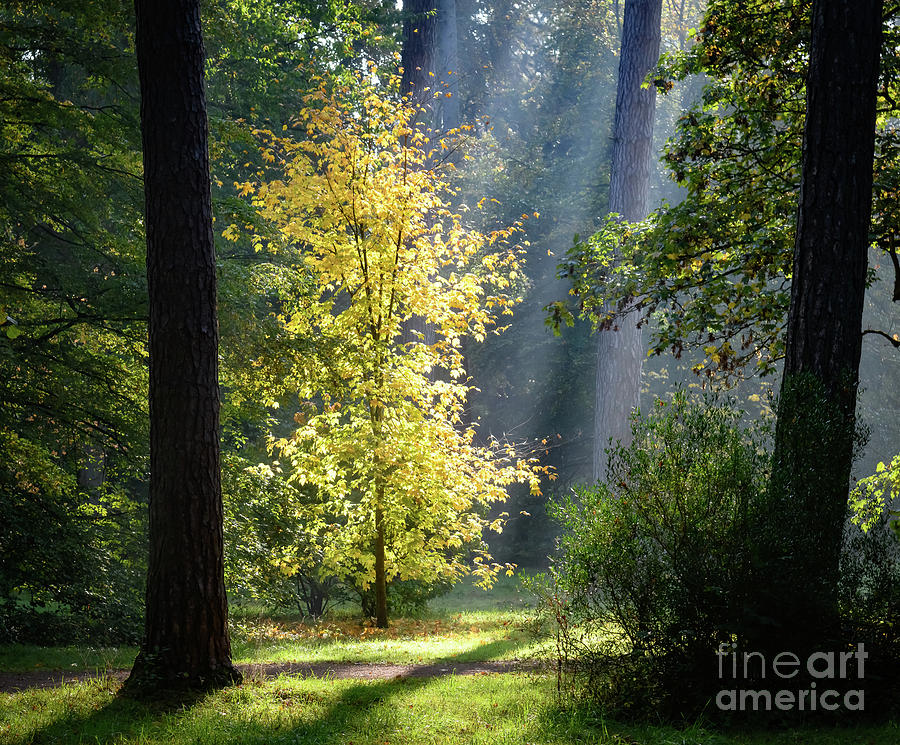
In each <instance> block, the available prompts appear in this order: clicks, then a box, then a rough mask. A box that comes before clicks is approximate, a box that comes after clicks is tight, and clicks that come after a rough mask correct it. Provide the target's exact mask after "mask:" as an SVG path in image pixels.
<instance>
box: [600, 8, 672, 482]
mask: <svg viewBox="0 0 900 745" xmlns="http://www.w3.org/2000/svg"><path fill="white" fill-rule="evenodd" d="M661 17H662V0H627V2H626V3H625V19H624V23H623V24H622V46H621V51H620V55H619V81H618V86H617V89H616V114H615V121H614V124H613V153H612V172H611V175H610V183H609V211H610V212H615V213H617V214H619V215H621V216H622V218H623V219H625V220H629V221H635V220H642V219H643V218H645V217H646V216H647V205H648V193H649V189H650V168H651V156H652V152H653V121H654V116H655V113H656V89H655V88H654V87H653V86H652V85H651V86H649V87H648V88H644V89H642V88H641V85H642V84H643V82H644V78H646V76H647V73H648V72H650V70H652V69H653V68H654V67H655V66H656V64H657V62H658V60H659V44H660V22H661ZM643 357H644V354H643V344H642V341H641V330H640V328H638V327H637V325H636V323H635V321H634V320H633V319H632V318H626V319H625V320H624V321H623V322H622V323H621V324H620V325H619V326H618V327H613V328H611V329H609V330H604V331H601V332H600V333H599V334H598V341H597V377H596V389H595V395H594V400H595V410H594V458H593V475H594V479H595V480H596V479H601V478H603V477H604V476H605V474H606V453H605V452H604V451H605V448H606V447H607V445H608V443H609V440H610V439H612V440H613V442H616V441H621V442H622V443H623V444H627V443H628V442H630V441H631V428H630V416H631V412H632V410H633V409H634V408H635V407H636V406H637V405H638V403H639V401H640V390H641V364H642V362H643Z"/></svg>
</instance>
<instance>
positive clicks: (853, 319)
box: [760, 0, 882, 645]
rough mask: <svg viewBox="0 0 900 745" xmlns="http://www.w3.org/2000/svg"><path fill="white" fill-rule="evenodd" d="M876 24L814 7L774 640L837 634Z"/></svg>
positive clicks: (841, 4)
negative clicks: (780, 558) (838, 589)
mask: <svg viewBox="0 0 900 745" xmlns="http://www.w3.org/2000/svg"><path fill="white" fill-rule="evenodd" d="M881 28H882V2H881V0H828V1H824V0H823V1H817V2H814V3H813V15H812V42H811V51H810V63H809V74H808V79H807V116H806V130H805V133H804V141H803V170H802V178H801V188H800V206H799V210H798V217H797V234H796V242H795V246H794V268H793V280H792V284H791V303H790V310H789V313H788V326H787V344H786V350H785V355H786V357H785V366H784V378H783V381H782V388H781V399H780V403H779V412H778V414H779V416H778V425H777V430H776V438H775V461H774V469H773V478H772V483H771V487H770V491H769V500H770V504H769V505H768V508H769V510H768V513H767V514H766V515H765V516H764V518H763V519H764V521H765V522H766V525H764V526H763V531H764V532H766V531H767V532H768V535H769V536H771V540H770V541H768V542H770V543H771V544H772V546H773V549H774V550H773V552H772V554H773V555H774V557H775V558H774V559H772V558H771V555H770V560H768V561H767V562H764V563H763V566H762V573H764V574H765V577H761V578H760V583H761V584H763V585H764V586H765V587H766V588H767V592H766V594H767V595H768V598H767V600H764V601H763V605H762V615H763V616H766V617H768V618H769V619H774V620H775V623H774V627H773V631H774V633H775V634H776V635H777V639H775V640H773V643H777V644H782V645H783V644H784V640H785V639H788V638H795V639H796V640H797V641H796V643H795V644H802V643H804V642H807V643H813V642H814V640H815V639H817V638H818V639H827V638H834V636H835V634H836V633H837V632H838V631H839V628H838V623H839V618H838V607H837V581H838V566H839V560H840V552H841V541H842V534H843V526H844V521H845V519H846V504H847V495H848V490H849V483H850V470H851V465H852V460H853V446H854V429H855V416H854V413H855V408H856V394H857V384H858V377H859V360H860V351H861V346H862V311H863V296H864V293H865V280H866V266H867V254H868V244H869V239H868V232H869V222H870V217H871V205H872V163H873V157H874V139H875V101H876V90H877V85H878V62H879V51H880V47H881ZM767 537H768V536H767ZM779 557H783V563H782V564H778V565H775V566H773V565H772V561H777V560H778V558H779ZM773 579H774V581H773Z"/></svg>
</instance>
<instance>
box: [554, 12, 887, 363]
mask: <svg viewBox="0 0 900 745" xmlns="http://www.w3.org/2000/svg"><path fill="white" fill-rule="evenodd" d="M895 11H896V8H893V6H892V7H891V8H890V9H888V10H887V17H890V15H891V14H892V13H894V12H895ZM808 14H809V2H808V1H807V0H779V2H776V3H770V2H765V3H764V2H753V3H750V4H749V6H748V4H746V3H744V4H740V5H738V4H734V3H731V2H725V1H724V0H714V1H713V2H710V3H709V4H708V6H707V10H706V13H705V16H704V20H703V23H702V25H701V27H700V29H699V31H698V34H697V37H696V43H695V44H694V46H693V47H691V49H690V50H688V51H687V52H685V53H683V54H679V55H673V56H670V57H668V58H666V59H665V60H664V63H663V65H662V66H661V69H660V72H659V76H660V77H659V80H658V81H657V82H658V84H659V85H660V86H661V87H663V88H666V87H667V86H668V85H670V83H669V82H668V81H669V80H670V79H672V78H675V79H683V78H685V77H686V76H689V75H705V76H707V80H708V82H707V84H706V86H705V88H704V92H703V96H702V99H701V100H700V101H699V102H698V103H696V104H695V105H694V106H693V107H692V108H691V109H690V110H689V111H687V112H686V113H685V114H684V115H683V116H682V117H681V118H680V119H679V121H678V125H677V131H676V135H675V137H673V138H672V139H671V140H670V141H669V143H668V145H667V148H666V153H665V155H664V162H665V164H666V166H667V167H668V169H669V171H670V173H671V175H672V177H673V179H674V180H675V181H676V182H677V183H678V184H679V185H680V186H682V187H683V188H684V190H685V191H684V195H683V196H684V199H683V200H682V201H680V202H678V203H677V204H673V205H663V207H661V208H660V209H659V210H657V211H656V212H655V213H653V214H652V215H651V216H650V217H649V218H648V220H647V221H645V222H643V223H639V224H636V225H624V224H619V223H617V222H616V221H615V220H610V221H609V222H608V223H607V224H606V225H605V226H604V227H603V228H602V229H601V230H600V232H598V233H597V234H595V235H594V236H593V237H592V238H591V239H589V240H587V241H584V242H580V243H577V244H576V246H575V247H574V248H573V249H572V250H571V251H570V252H569V254H568V259H567V261H566V262H565V263H563V264H561V265H560V273H561V275H563V276H567V277H570V278H571V279H572V282H573V293H574V294H576V295H577V296H578V302H579V307H580V311H581V312H582V313H584V314H585V315H586V316H589V317H590V318H592V319H593V321H594V322H595V323H596V324H601V325H603V324H609V323H617V322H619V319H618V316H617V313H618V312H619V311H622V310H624V309H625V308H626V307H629V306H627V305H626V303H625V302H624V301H625V300H626V299H629V298H631V299H634V300H635V305H634V306H633V307H634V308H635V309H637V310H638V311H639V312H640V316H641V318H643V319H651V318H652V324H651V329H652V343H651V351H652V352H653V353H655V354H661V353H663V352H664V351H666V350H671V351H672V352H673V353H674V354H675V355H676V357H677V356H680V355H681V353H682V351H683V350H684V349H685V348H687V347H690V346H693V347H696V348H698V349H702V351H703V353H704V355H705V356H704V358H703V359H702V360H701V361H700V362H698V363H697V364H696V366H695V370H696V371H698V372H701V371H705V372H706V374H707V375H713V374H714V373H722V374H723V375H724V377H726V378H729V377H741V376H745V375H753V374H757V373H760V374H768V373H771V372H773V371H774V369H775V364H776V362H777V360H779V359H780V358H781V356H782V355H783V348H784V324H785V318H786V314H787V307H788V300H789V294H790V279H791V272H792V251H793V243H794V220H795V209H796V204H797V199H798V190H799V183H800V158H801V142H802V134H803V124H804V110H805V107H804V101H805V70H806V65H807V56H808V36H809V26H808V24H809V20H808ZM896 34H897V27H896V24H895V23H893V22H892V21H890V20H889V21H888V22H886V25H885V39H884V47H883V59H882V70H881V83H880V91H881V99H880V115H879V124H878V131H877V143H876V150H877V153H878V155H877V158H876V163H877V167H876V172H877V173H876V184H875V192H874V194H873V199H874V204H875V210H874V215H875V217H874V220H873V233H874V241H875V243H876V244H877V245H878V246H879V247H880V248H881V249H882V250H884V251H886V252H888V253H890V254H891V255H892V256H895V255H896V254H895V253H893V252H894V249H893V248H892V246H893V242H894V240H895V238H894V236H895V234H896V231H897V224H898V223H897V215H896V209H895V206H896V198H895V192H896V188H895V184H896V182H897V173H898V172H900V162H898V160H897V158H896V157H895V156H896V153H897V146H896V139H897V129H896V126H895V117H896V103H895V102H896V101H897V100H898V99H897V96H896V81H897V77H896V75H894V74H893V73H892V71H893V70H895V69H896V67H897V64H898V59H897V55H896V50H897V45H896V42H895V38H896ZM616 249H618V250H619V251H621V254H622V255H623V256H624V261H623V262H622V263H621V265H618V266H616V267H611V266H610V260H611V257H612V256H613V255H615V251H616ZM607 301H608V302H610V303H611V304H612V305H611V307H612V308H614V312H613V313H612V314H609V313H607V312H606V311H604V302H607ZM550 310H551V318H550V321H551V323H555V324H556V325H557V326H558V325H559V324H560V323H563V322H568V321H571V318H572V315H571V314H572V311H571V310H570V309H569V308H568V307H567V305H566V304H565V303H559V302H557V303H554V304H551V306H550Z"/></svg>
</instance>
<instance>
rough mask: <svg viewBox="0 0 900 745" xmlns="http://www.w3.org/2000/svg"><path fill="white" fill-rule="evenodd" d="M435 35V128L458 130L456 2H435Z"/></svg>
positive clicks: (453, 0)
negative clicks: (436, 99)
mask: <svg viewBox="0 0 900 745" xmlns="http://www.w3.org/2000/svg"><path fill="white" fill-rule="evenodd" d="M435 34H436V36H437V59H436V63H435V71H434V72H435V78H436V85H437V91H438V94H439V96H438V106H437V111H436V117H435V129H438V130H440V131H442V132H449V131H450V130H451V129H456V128H458V127H459V125H460V123H461V118H460V99H459V41H458V38H457V27H456V0H438V2H437V27H436V29H435Z"/></svg>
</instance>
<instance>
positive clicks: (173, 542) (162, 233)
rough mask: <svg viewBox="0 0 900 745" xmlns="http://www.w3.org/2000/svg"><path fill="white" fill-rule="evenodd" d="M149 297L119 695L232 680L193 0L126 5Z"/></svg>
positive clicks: (235, 675)
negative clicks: (137, 647)
mask: <svg viewBox="0 0 900 745" xmlns="http://www.w3.org/2000/svg"><path fill="white" fill-rule="evenodd" d="M135 10H136V16H137V33H136V49H137V59H138V68H139V72H140V84H141V130H142V135H143V149H144V188H145V206H146V230H147V283H148V287H149V294H150V326H149V331H150V560H149V570H148V577H147V600H146V621H145V624H146V626H145V632H144V639H143V642H142V645H141V651H140V654H139V655H138V658H137V660H136V661H135V663H134V668H133V669H132V671H131V676H130V677H129V679H128V681H127V683H126V690H131V691H132V692H135V693H153V692H156V691H165V690H173V689H186V688H191V689H195V688H212V687H219V686H223V685H228V684H230V683H233V682H239V681H240V679H241V675H240V673H239V672H238V671H237V670H236V669H235V668H234V667H233V665H232V663H231V643H230V640H229V637H228V624H227V615H228V608H227V602H226V598H225V582H224V568H223V567H224V565H223V556H222V554H223V548H222V495H221V487H220V481H219V478H220V474H219V385H218V327H217V320H216V266H215V251H214V247H213V233H212V208H211V202H210V184H209V156H208V150H207V120H206V96H205V92H204V82H203V64H204V50H203V40H202V35H201V27H200V8H199V0H156V2H150V0H136V2H135Z"/></svg>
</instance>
